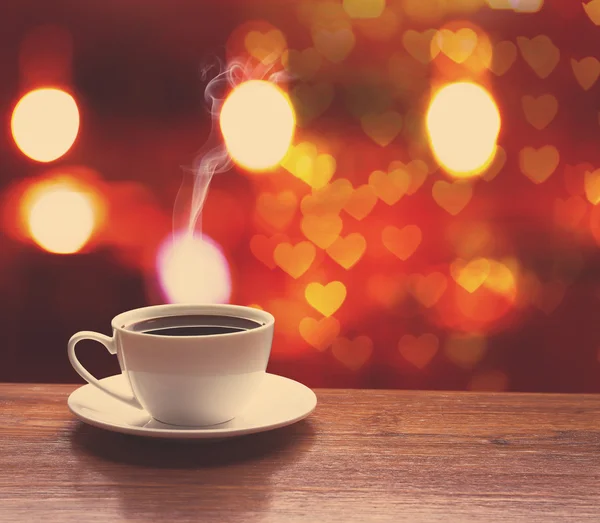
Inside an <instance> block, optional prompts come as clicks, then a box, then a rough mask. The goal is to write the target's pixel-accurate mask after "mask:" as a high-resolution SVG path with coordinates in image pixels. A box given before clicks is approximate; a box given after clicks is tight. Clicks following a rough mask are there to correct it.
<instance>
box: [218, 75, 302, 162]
mask: <svg viewBox="0 0 600 523" xmlns="http://www.w3.org/2000/svg"><path fill="white" fill-rule="evenodd" d="M219 122H220V126H221V133H222V134H223V139H224V140H225V146H226V147H227V151H228V152H229V155H230V156H231V158H232V159H233V161H234V162H236V163H237V164H239V165H240V166H242V167H244V168H245V169H248V170H251V171H264V170H269V169H273V168H274V167H276V166H277V165H278V164H279V162H281V160H282V159H283V157H284V156H285V155H286V153H287V151H288V149H289V147H290V144H291V143H292V138H293V137H294V131H295V128H296V116H295V114H294V109H293V107H292V104H291V102H290V100H289V98H288V96H287V95H286V94H285V93H284V92H283V91H282V90H281V89H280V88H279V87H277V86H276V85H275V84H274V83H272V82H268V81H266V80H249V81H247V82H243V83H241V84H240V85H238V86H237V87H235V88H234V89H233V90H232V91H231V93H229V95H228V96H227V98H226V100H225V102H224V103H223V107H222V108H221V113H220V117H219Z"/></svg>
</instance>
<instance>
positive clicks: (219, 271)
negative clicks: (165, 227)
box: [157, 234, 231, 303]
mask: <svg viewBox="0 0 600 523" xmlns="http://www.w3.org/2000/svg"><path fill="white" fill-rule="evenodd" d="M157 268H158V273H159V278H160V282H161V285H162V289H163V291H164V293H165V295H166V298H167V300H168V301H169V302H171V303H227V302H228V301H229V298H230V296H231V276H230V272H229V264H228V263H227V259H226V258H225V255H224V254H223V252H222V251H221V248H220V247H219V245H217V244H216V243H215V242H214V241H213V240H212V239H211V238H209V237H208V236H192V235H189V234H179V235H176V236H175V237H173V238H171V237H169V239H168V240H167V241H166V242H165V243H163V245H162V246H161V248H160V251H159V254H158V258H157Z"/></svg>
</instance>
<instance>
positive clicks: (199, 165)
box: [173, 61, 296, 236]
mask: <svg viewBox="0 0 600 523" xmlns="http://www.w3.org/2000/svg"><path fill="white" fill-rule="evenodd" d="M261 67H262V70H261V71H259V70H258V69H253V70H251V69H250V68H249V67H248V65H244V64H242V63H241V62H239V61H236V62H233V63H231V64H229V65H228V67H227V68H226V69H225V70H221V71H220V72H219V73H218V74H217V75H216V76H215V77H214V78H212V79H211V80H210V81H209V82H208V85H207V86H206V90H205V93H204V97H205V99H206V103H207V107H208V109H209V111H210V115H211V131H210V135H209V137H208V139H207V141H206V143H205V144H204V147H203V148H202V149H201V151H200V153H199V154H198V155H197V156H196V159H195V160H194V162H193V164H192V167H191V168H184V180H183V183H182V185H181V188H180V190H179V193H178V195H177V198H176V201H175V208H174V212H173V232H174V233H175V234H177V233H179V232H181V231H186V232H187V234H188V235H190V236H192V235H194V233H195V232H196V230H197V229H201V223H200V221H201V214H202V209H203V207H204V203H205V201H206V197H207V195H208V188H209V185H210V182H211V180H212V177H213V175H215V174H217V173H223V172H225V171H227V170H229V169H230V168H231V166H232V164H233V162H235V163H237V164H239V165H240V166H241V167H243V168H244V169H245V170H250V171H265V170H272V169H274V168H276V167H277V166H278V165H279V163H280V162H281V160H282V159H283V158H284V157H285V155H286V154H287V151H288V149H289V147H290V145H291V142H292V139H293V136H294V131H295V127H296V119H295V114H294V110H293V107H292V104H291V102H290V100H289V98H288V97H287V95H286V94H285V93H284V92H283V90H281V89H280V88H279V87H278V86H277V85H276V84H277V82H278V81H279V80H281V79H282V73H280V72H278V73H274V74H270V75H269V76H268V79H267V80H265V79H263V78H265V77H266V76H267V74H268V73H269V69H270V68H271V67H272V66H268V67H265V66H261ZM211 69H213V67H207V68H205V69H204V70H203V71H202V74H203V78H206V76H207V75H208V73H209V72H210V71H211Z"/></svg>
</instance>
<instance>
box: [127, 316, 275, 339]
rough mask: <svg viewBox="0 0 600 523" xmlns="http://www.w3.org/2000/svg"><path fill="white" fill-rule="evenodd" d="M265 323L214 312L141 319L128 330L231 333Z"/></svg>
mask: <svg viewBox="0 0 600 523" xmlns="http://www.w3.org/2000/svg"><path fill="white" fill-rule="evenodd" d="M261 325H263V324H262V323H259V322H257V321H254V320H249V319H248V318H241V317H238V316H222V315H212V314H194V315H186V316H164V317H161V318H151V319H148V320H143V321H139V322H137V323H133V324H131V325H129V326H127V327H126V328H127V330H130V331H133V332H140V333H142V334H154V335H156V336H210V335H214V334H231V333H234V332H242V331H247V330H250V329H256V328H257V327H260V326H261Z"/></svg>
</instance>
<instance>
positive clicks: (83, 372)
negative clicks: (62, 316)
mask: <svg viewBox="0 0 600 523" xmlns="http://www.w3.org/2000/svg"><path fill="white" fill-rule="evenodd" d="M81 340H94V341H97V342H98V343H101V344H102V345H104V346H105V347H106V350H108V352H110V353H111V354H116V353H117V349H116V346H115V340H114V339H113V338H109V337H108V336H105V335H104V334H99V333H97V332H92V331H81V332H78V333H77V334H73V336H71V339H70V340H69V347H68V353H69V361H70V362H71V365H73V368H74V369H75V370H76V371H77V374H79V375H80V376H81V377H82V378H83V379H84V380H85V381H87V382H88V383H89V384H90V385H93V386H94V387H96V388H98V389H100V390H101V391H102V392H105V393H106V394H108V395H109V396H112V397H113V398H116V399H118V400H120V401H122V402H124V403H127V405H131V406H132V407H135V408H136V409H142V410H144V407H142V406H141V405H140V403H139V401H138V400H137V399H136V397H135V396H133V395H129V394H122V393H120V392H117V391H113V390H110V389H109V388H107V387H106V386H104V385H102V383H100V381H99V380H98V379H96V378H95V377H94V376H92V374H91V373H90V372H89V371H88V370H87V369H86V368H85V367H84V366H83V365H82V364H81V363H80V361H79V360H78V359H77V356H76V355H75V345H77V343H78V342H80V341H81Z"/></svg>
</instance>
